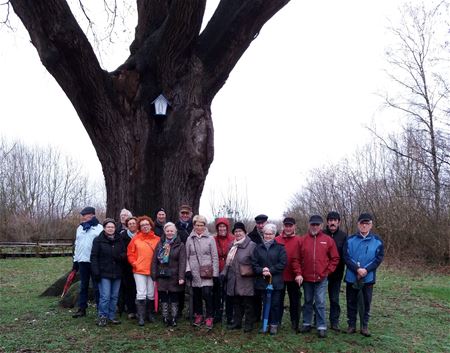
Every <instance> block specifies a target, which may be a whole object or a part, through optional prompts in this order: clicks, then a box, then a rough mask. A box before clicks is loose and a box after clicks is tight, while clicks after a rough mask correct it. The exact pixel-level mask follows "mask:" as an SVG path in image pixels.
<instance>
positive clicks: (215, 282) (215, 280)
mask: <svg viewBox="0 0 450 353" xmlns="http://www.w3.org/2000/svg"><path fill="white" fill-rule="evenodd" d="M213 283H214V286H220V282H219V277H213Z"/></svg>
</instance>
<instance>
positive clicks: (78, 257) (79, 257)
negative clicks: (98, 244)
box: [73, 224, 103, 262]
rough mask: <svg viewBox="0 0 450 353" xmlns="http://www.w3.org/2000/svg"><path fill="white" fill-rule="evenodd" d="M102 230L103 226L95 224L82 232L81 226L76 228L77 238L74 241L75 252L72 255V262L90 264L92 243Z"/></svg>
mask: <svg viewBox="0 0 450 353" xmlns="http://www.w3.org/2000/svg"><path fill="white" fill-rule="evenodd" d="M102 230H103V226H102V225H101V224H97V225H96V226H94V227H91V228H89V229H88V230H87V231H84V230H83V227H82V226H81V225H80V226H78V228H77V237H76V239H75V252H74V254H73V261H74V262H91V250H92V242H93V241H94V238H95V237H97V236H98V235H99V234H100V233H101V231H102Z"/></svg>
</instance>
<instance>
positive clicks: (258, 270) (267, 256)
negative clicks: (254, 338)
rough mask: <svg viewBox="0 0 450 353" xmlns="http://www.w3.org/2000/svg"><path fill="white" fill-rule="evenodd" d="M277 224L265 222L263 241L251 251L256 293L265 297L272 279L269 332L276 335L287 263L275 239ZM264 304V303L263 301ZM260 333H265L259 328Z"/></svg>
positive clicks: (282, 250)
mask: <svg viewBox="0 0 450 353" xmlns="http://www.w3.org/2000/svg"><path fill="white" fill-rule="evenodd" d="M276 234H277V226H276V225H275V224H273V223H267V224H266V225H265V226H264V228H263V242H262V243H261V244H258V245H257V246H256V248H255V250H254V252H253V256H252V265H253V271H255V274H256V276H257V277H256V283H255V289H256V294H257V295H259V296H261V297H263V298H265V293H266V288H267V284H268V283H269V282H270V280H271V281H272V285H273V289H274V290H273V292H272V304H271V306H270V314H269V325H270V334H271V335H276V334H277V332H278V325H279V324H280V313H281V308H282V305H283V303H282V299H281V298H282V293H283V290H284V281H283V271H284V268H285V267H286V264H287V254H286V250H285V248H284V245H282V244H279V243H277V242H276V241H275V235H276ZM264 304H265V303H264ZM260 332H261V333H266V331H263V330H262V329H261V331H260Z"/></svg>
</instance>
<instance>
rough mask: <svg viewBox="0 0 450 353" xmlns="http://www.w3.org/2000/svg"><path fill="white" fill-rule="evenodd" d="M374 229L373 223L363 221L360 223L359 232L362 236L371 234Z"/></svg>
mask: <svg viewBox="0 0 450 353" xmlns="http://www.w3.org/2000/svg"><path fill="white" fill-rule="evenodd" d="M371 229H372V221H361V222H359V223H358V230H359V232H360V233H361V234H362V235H367V234H369V232H370V230H371Z"/></svg>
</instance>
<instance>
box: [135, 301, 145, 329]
mask: <svg viewBox="0 0 450 353" xmlns="http://www.w3.org/2000/svg"><path fill="white" fill-rule="evenodd" d="M136 317H137V319H138V325H139V326H144V325H145V299H141V300H136Z"/></svg>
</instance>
